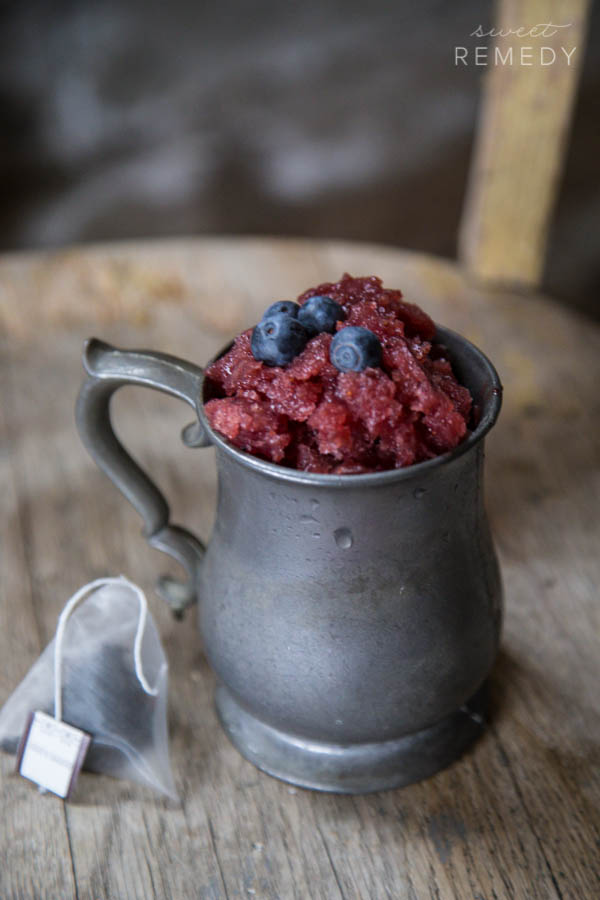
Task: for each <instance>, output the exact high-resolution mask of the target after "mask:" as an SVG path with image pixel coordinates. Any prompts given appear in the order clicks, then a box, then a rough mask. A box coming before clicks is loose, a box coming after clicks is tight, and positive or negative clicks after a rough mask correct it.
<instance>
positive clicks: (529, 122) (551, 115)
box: [459, 0, 590, 286]
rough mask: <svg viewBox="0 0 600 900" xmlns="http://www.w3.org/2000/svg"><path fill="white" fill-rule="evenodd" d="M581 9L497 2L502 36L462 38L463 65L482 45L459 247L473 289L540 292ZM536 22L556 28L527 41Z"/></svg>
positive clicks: (553, 0)
mask: <svg viewBox="0 0 600 900" xmlns="http://www.w3.org/2000/svg"><path fill="white" fill-rule="evenodd" d="M589 8H590V3H589V0H498V3H497V7H496V9H497V21H496V22H495V28H497V29H500V33H501V35H502V36H499V37H496V38H495V39H493V40H490V39H489V38H487V39H484V38H477V37H472V38H470V39H469V47H468V50H469V51H471V54H472V57H471V60H470V62H471V64H474V54H475V47H481V48H482V49H483V48H485V47H486V45H488V44H489V46H488V52H487V60H486V61H487V68H486V69H482V71H485V72H486V75H485V81H484V88H483V95H482V98H481V113H480V121H479V125H478V131H477V139H476V144H475V150H474V159H473V162H472V164H471V168H470V176H469V187H468V191H467V196H466V201H465V208H464V212H463V218H462V223H461V233H460V239H459V244H460V257H461V262H462V263H463V265H464V266H465V268H466V269H467V270H468V271H469V272H470V273H471V275H472V277H475V278H478V279H480V280H481V281H484V282H489V283H497V284H499V283H503V284H523V285H529V286H536V285H537V284H539V281H540V278H541V275H542V270H543V265H544V258H545V248H546V239H547V234H548V227H549V224H550V216H551V213H552V209H553V206H554V201H555V198H556V194H557V191H558V184H559V179H560V175H561V171H562V163H563V159H564V155H565V149H566V143H567V138H568V134H569V127H570V122H571V112H572V108H573V103H574V99H575V93H576V88H577V82H578V77H579V72H580V70H581V65H582V62H583V57H584V52H585V35H586V19H587V16H588V13H589ZM541 23H554V25H556V26H559V27H557V28H554V29H553V28H546V29H542V28H539V27H538V29H537V32H535V33H534V36H532V35H531V29H532V28H533V27H534V26H539V25H540V24H541ZM567 24H568V26H569V27H563V26H565V25H567ZM515 29H522V31H521V34H520V35H518V34H514V30H515ZM542 47H544V48H548V49H547V50H545V51H544V56H543V58H542V50H541V48H542ZM496 54H498V55H496ZM523 54H524V55H523ZM511 55H512V56H511ZM483 60H484V57H483V56H482V59H481V64H482V65H483V64H484V63H483ZM502 60H504V61H505V62H502ZM552 60H554V61H552ZM509 61H510V62H509ZM549 62H551V64H548V63H549Z"/></svg>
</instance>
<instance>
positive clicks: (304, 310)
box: [298, 296, 346, 337]
mask: <svg viewBox="0 0 600 900" xmlns="http://www.w3.org/2000/svg"><path fill="white" fill-rule="evenodd" d="M345 318H346V313H345V312H344V310H343V309H342V307H341V306H340V304H339V303H336V302H335V300H332V299H331V297H320V296H317V297H311V298H310V299H309V300H307V301H306V303H305V304H304V306H301V307H300V312H299V313H298V321H299V322H301V323H302V324H303V325H304V327H305V328H306V330H307V331H308V333H309V334H310V336H311V337H312V336H313V335H315V334H320V333H321V331H328V332H329V333H330V334H333V332H334V331H335V323H336V322H339V321H341V320H342V319H345Z"/></svg>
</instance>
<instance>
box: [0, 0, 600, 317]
mask: <svg viewBox="0 0 600 900" xmlns="http://www.w3.org/2000/svg"><path fill="white" fill-rule="evenodd" d="M0 9H1V16H2V29H1V36H0V109H1V111H2V119H1V121H2V138H1V143H0V165H1V171H2V181H3V190H2V196H3V200H2V204H1V206H0V250H1V251H8V250H18V249H31V248H38V247H55V246H60V245H64V244H70V243H74V242H84V241H103V240H115V239H122V238H137V237H147V236H170V235H183V234H205V233H212V234H276V235H297V236H303V235H306V236H311V237H335V238H351V239H360V240H367V241H379V242H385V243H389V244H393V245H399V246H403V247H407V248H411V249H415V250H423V251H427V252H432V253H436V254H439V255H442V256H448V257H452V256H454V255H455V253H456V237H457V228H458V223H459V219H460V213H461V207H462V200H463V196H464V191H465V184H466V178H467V173H468V167H469V161H470V153H471V147H472V141H473V136H474V129H475V123H476V115H477V107H478V100H479V93H480V87H481V78H482V76H483V73H484V72H485V69H484V68H477V67H475V66H474V65H470V66H467V67H465V66H462V65H461V66H459V67H455V65H454V47H455V46H456V45H465V44H467V43H468V41H469V37H468V36H469V34H470V33H471V32H472V31H473V29H474V28H475V27H476V26H477V25H479V24H482V25H483V26H484V28H488V27H490V25H491V23H492V20H493V4H492V3H491V2H488V0H462V2H459V3H452V4H450V3H447V2H442V0H422V2H419V3H411V2H397V0H396V2H394V0H370V2H369V3H368V4H367V3H365V2H364V0H345V2H343V3H342V2H341V0H319V2H316V0H306V2H304V3H302V4H292V3H282V2H280V0H279V2H278V0H254V2H253V3H251V4H250V3H243V2H241V0H220V2H219V3H215V2H213V3H211V2H208V3H200V2H198V0H170V2H169V3H168V4H167V3H162V4H158V3H151V2H148V0H103V2H100V0H52V2H48V0H28V2H26V3H16V2H4V3H2V5H1V7H0ZM599 38H600V12H599V10H598V7H597V6H596V7H595V9H594V10H593V13H592V20H591V28H590V34H589V39H588V46H587V49H586V56H585V63H584V67H583V74H582V79H581V84H580V87H579V92H578V98H577V104H576V109H575V115H574V120H573V129H572V134H571V139H570V144H569V152H568V156H567V162H566V168H565V172H564V177H563V179H562V184H561V189H560V194H559V199H558V203H557V206H556V210H555V215H554V219H553V228H552V233H551V238H550V246H549V253H548V262H547V267H546V273H545V279H544V288H545V290H546V291H547V292H548V293H550V294H552V295H553V296H555V297H558V298H559V299H562V300H563V301H565V302H567V303H569V304H570V305H572V306H575V307H577V308H579V309H581V310H582V311H584V312H586V313H587V314H590V315H594V316H600V309H599V307H598V304H596V297H597V294H598V290H599V288H600V254H599V253H598V240H597V232H598V225H599V223H600V179H598V160H599V159H600V128H599V127H598V110H599V109H600V40H599ZM471 40H472V39H471Z"/></svg>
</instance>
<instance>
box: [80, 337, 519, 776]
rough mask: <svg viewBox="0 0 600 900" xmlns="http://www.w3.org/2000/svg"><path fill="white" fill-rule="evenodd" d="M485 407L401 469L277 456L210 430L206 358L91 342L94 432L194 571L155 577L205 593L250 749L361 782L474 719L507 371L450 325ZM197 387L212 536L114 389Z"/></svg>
mask: <svg viewBox="0 0 600 900" xmlns="http://www.w3.org/2000/svg"><path fill="white" fill-rule="evenodd" d="M437 339H438V340H439V341H441V342H442V343H443V344H444V345H445V346H446V347H447V351H448V354H449V357H450V359H451V361H452V363H453V367H454V370H455V373H456V375H457V377H458V379H459V380H460V381H461V382H462V383H463V384H465V385H467V387H469V389H470V390H471V393H472V395H473V399H474V403H475V405H476V407H477V408H478V410H479V413H480V415H479V421H478V424H477V425H476V426H475V427H474V428H473V430H472V431H471V432H470V433H469V434H468V436H467V437H466V439H465V440H464V441H463V442H462V443H461V444H460V445H459V446H458V447H457V448H456V449H455V450H453V451H451V452H449V453H445V454H444V455H442V456H439V457H437V458H434V459H431V460H427V461H426V462H421V463H418V464H416V465H412V466H409V467H407V468H403V469H394V470H390V471H385V472H376V473H373V474H363V475H342V476H337V475H318V474H312V473H306V472H302V471H297V470H294V469H289V468H285V467H283V466H279V465H275V464H273V463H269V462H265V461H264V460H261V459H258V458H256V457H254V456H251V455H249V454H247V453H244V452H242V451H240V450H237V449H236V448H235V447H233V446H232V445H231V444H229V443H228V442H227V441H226V440H225V439H224V438H222V437H221V436H220V435H219V434H217V433H216V432H214V431H213V430H212V429H211V427H210V425H209V424H208V422H207V419H206V416H205V413H204V408H203V399H204V397H203V389H204V375H203V370H202V369H201V368H199V367H198V366H195V365H193V364H191V363H189V362H184V361H182V360H179V359H177V358H175V357H172V356H167V355H164V354H160V353H153V352H148V351H136V350H118V349H115V348H113V347H110V346H108V345H107V344H104V343H102V342H100V341H98V340H95V339H92V340H90V341H88V342H87V344H86V347H85V352H84V365H85V368H86V370H87V373H88V376H89V377H88V378H87V380H86V381H85V382H84V384H83V386H82V389H81V392H80V395H79V399H78V401H77V425H78V428H79V432H80V435H81V438H82V440H83V443H84V444H85V446H86V447H87V449H88V450H89V452H90V453H91V455H92V456H93V458H94V459H95V461H96V462H97V464H98V465H99V466H100V468H101V469H103V470H104V471H105V472H106V473H107V474H108V476H109V477H110V478H111V479H112V480H113V482H114V483H115V484H116V486H117V487H118V488H119V489H120V490H121V491H122V492H123V494H124V495H125V496H126V497H127V499H128V500H129V501H130V502H131V503H132V504H133V506H134V507H135V508H136V509H137V510H138V512H139V513H140V514H141V515H142V517H143V519H144V524H145V528H144V534H145V536H146V538H147V540H148V541H149V543H150V544H151V545H152V546H153V547H155V548H157V549H159V550H163V551H165V552H166V553H169V554H171V556H173V557H175V558H176V559H177V560H178V561H179V562H180V563H182V565H183V566H184V567H185V569H186V570H187V576H188V578H187V582H186V584H179V583H177V582H175V581H174V580H173V579H170V578H165V577H163V578H162V579H160V580H159V591H160V592H161V593H162V594H163V596H165V597H166V599H167V600H168V601H169V602H170V603H171V605H172V606H173V607H175V608H176V610H178V611H181V610H182V609H183V608H184V607H185V606H187V605H189V604H191V603H192V602H194V601H195V599H196V598H198V601H199V602H198V612H199V626H200V630H201V633H202V636H203V640H204V647H205V651H206V654H207V657H208V660H209V662H210V664H211V666H212V668H213V670H214V671H215V673H216V675H217V679H218V686H217V691H216V706H217V711H218V714H219V717H220V720H221V722H222V724H223V727H224V729H225V731H226V733H227V734H228V735H229V737H230V739H231V740H232V742H233V743H234V745H235V746H236V747H237V748H238V750H240V752H241V753H242V754H243V755H244V756H245V757H246V758H247V759H249V760H251V761H252V762H253V763H254V764H255V765H257V766H258V767H259V768H261V769H263V770H264V771H266V772H268V773H270V774H272V775H275V776H277V777H279V778H282V779H284V780H285V781H289V782H292V783H294V784H298V785H301V786H303V787H309V788H315V789H320V790H327V791H336V792H342V793H364V792H368V791H379V790H382V789H385V788H393V787H399V786H401V785H405V784H409V783H411V782H414V781H418V780H420V779H422V778H425V777H427V776H429V775H432V774H433V773H434V772H436V771H438V770H439V769H441V768H443V767H445V766H447V765H448V764H449V763H450V762H452V760H454V759H455V758H456V757H458V756H459V755H460V754H461V753H462V752H463V751H464V750H465V748H466V747H467V746H468V745H469V744H470V742H471V741H472V740H473V739H474V738H475V737H476V736H477V735H478V734H479V733H480V732H481V730H482V727H483V724H484V718H483V716H484V711H485V696H484V695H485V681H486V678H487V675H488V674H489V671H490V669H491V667H492V664H493V661H494V658H495V655H496V652H497V647H498V640H499V634H500V626H501V609H502V598H501V582H500V576H499V570H498V565H497V561H496V556H495V553H494V549H493V544H492V540H491V536H490V531H489V527H488V522H487V517H486V513H485V509H484V504H483V490H482V476H483V456H484V452H483V451H484V437H485V435H486V434H487V432H488V431H489V430H490V428H491V427H492V426H493V424H494V422H495V421H496V418H497V415H498V412H499V410H500V405H501V385H500V381H499V378H498V375H497V373H496V371H495V369H494V368H493V366H492V364H491V363H490V362H489V360H488V359H487V358H486V357H485V356H484V355H483V354H482V353H481V352H480V351H479V350H478V349H477V348H476V347H474V346H473V345H472V344H471V343H469V342H468V341H467V340H465V339H464V338H462V337H460V336H459V335H457V334H455V333H453V332H451V331H449V330H447V329H444V328H441V327H439V328H438V334H437ZM129 384H137V385H142V386H145V387H150V388H153V389H155V390H158V391H162V392H164V393H167V394H172V395H173V396H175V397H179V398H180V399H182V400H185V401H186V402H187V403H189V404H190V406H192V407H193V408H194V410H195V412H196V420H195V421H194V422H193V423H192V425H189V426H188V427H187V428H185V429H184V431H183V434H182V438H183V441H184V442H185V443H186V444H187V445H188V446H191V447H205V446H208V445H209V444H212V445H214V446H215V447H216V449H217V465H218V475H219V482H218V483H219V488H218V508H217V517H216V524H215V527H214V532H213V535H212V538H211V541H210V543H209V545H208V547H207V548H204V547H203V546H202V544H201V543H200V542H199V541H198V540H197V539H196V538H195V537H194V536H193V535H192V534H190V533H189V532H188V531H185V530H184V529H182V528H179V527H178V526H176V525H171V524H169V507H168V505H167V502H166V500H165V499H164V497H163V496H162V494H161V493H160V492H159V490H158V489H157V488H156V486H155V485H154V484H153V483H152V482H151V481H150V479H149V478H148V477H147V476H146V474H145V473H144V472H143V471H142V470H141V469H140V468H139V467H138V465H137V464H136V463H135V462H134V461H133V460H132V459H131V457H130V456H129V455H128V454H127V452H126V451H125V449H124V448H123V447H122V445H121V444H120V443H119V441H118V440H117V438H116V436H115V434H114V432H113V430H112V427H111V422H110V414H109V406H110V399H111V396H112V394H113V393H114V392H115V390H117V389H118V388H119V387H121V386H122V385H129Z"/></svg>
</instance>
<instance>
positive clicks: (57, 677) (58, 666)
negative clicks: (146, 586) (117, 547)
mask: <svg viewBox="0 0 600 900" xmlns="http://www.w3.org/2000/svg"><path fill="white" fill-rule="evenodd" d="M109 584H114V585H119V586H121V587H123V586H125V587H128V588H130V589H131V590H132V591H133V592H134V594H136V595H137V597H138V600H139V601H140V618H139V621H138V626H137V631H136V633H135V640H134V643H133V661H134V665H135V674H136V676H137V680H138V681H139V683H140V684H141V686H142V687H143V689H144V691H145V692H146V693H147V694H150V695H152V696H153V697H156V695H157V694H158V688H157V687H156V688H153V687H150V685H149V684H148V682H147V681H146V678H145V676H144V673H143V671H142V640H143V637H144V629H145V627H146V618H147V615H148V601H147V600H146V595H145V594H144V592H143V590H142V589H141V588H139V587H138V586H137V584H134V583H133V582H132V581H129V579H128V578H125V576H124V575H120V576H119V577H118V578H97V579H96V580H95V581H90V582H89V584H84V585H83V587H81V588H79V590H78V591H76V592H75V593H74V594H73V596H72V597H71V599H70V600H69V601H68V602H67V604H66V606H65V608H64V609H63V611H62V612H61V614H60V616H59V618H58V626H57V628H56V638H55V642H54V718H55V719H56V720H57V721H58V722H60V721H61V720H62V645H63V640H64V635H65V628H66V626H67V622H68V620H69V617H70V615H71V613H72V612H73V610H74V609H75V607H76V606H77V605H78V603H80V602H81V601H82V600H83V599H84V598H85V597H87V596H88V595H89V594H91V593H92V592H93V591H95V590H96V589H97V588H99V587H104V585H109Z"/></svg>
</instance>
